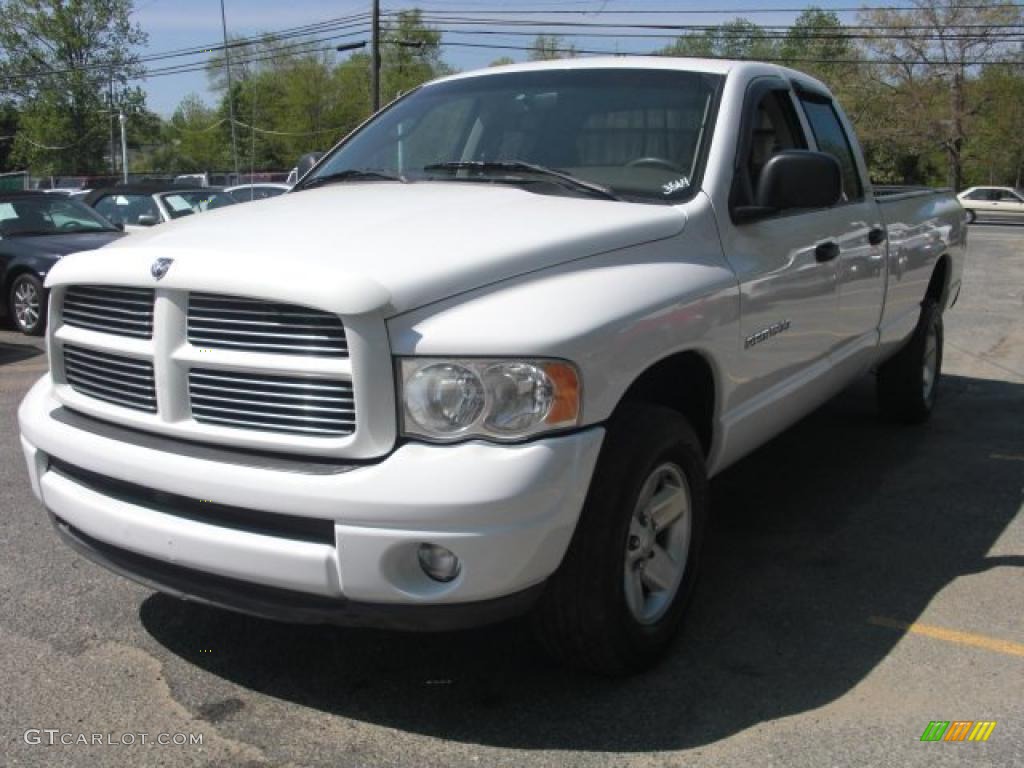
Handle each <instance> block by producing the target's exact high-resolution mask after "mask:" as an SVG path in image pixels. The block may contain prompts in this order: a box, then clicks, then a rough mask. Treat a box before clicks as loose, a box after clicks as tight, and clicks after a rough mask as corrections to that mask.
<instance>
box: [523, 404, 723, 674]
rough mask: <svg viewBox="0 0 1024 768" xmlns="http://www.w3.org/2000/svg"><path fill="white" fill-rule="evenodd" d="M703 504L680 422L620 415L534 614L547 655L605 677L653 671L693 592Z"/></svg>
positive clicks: (699, 467) (654, 409) (645, 414)
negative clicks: (559, 561)
mask: <svg viewBox="0 0 1024 768" xmlns="http://www.w3.org/2000/svg"><path fill="white" fill-rule="evenodd" d="M707 496H708V491H707V476H706V471H705V465H704V453H703V451H702V449H701V446H700V442H699V441H698V440H697V437H696V435H695V433H694V431H693V429H692V428H691V427H690V425H689V424H688V423H687V421H686V419H684V418H683V417H682V416H681V415H679V413H677V412H676V411H673V410H670V409H668V408H663V407H659V406H650V405H640V404H637V405H633V404H626V405H624V406H622V407H620V408H619V409H618V411H617V412H616V414H615V416H614V417H613V418H612V420H611V422H610V423H609V425H608V433H607V435H606V437H605V443H604V447H603V448H602V450H601V457H600V459H599V460H598V464H597V467H596V469H595V472H594V477H593V480H592V481H591V484H590V490H589V492H588V494H587V500H586V502H585V504H584V507H583V512H582V513H581V515H580V520H579V523H578V524H577V526H576V531H575V533H574V535H573V538H572V542H571V543H570V545H569V550H568V552H567V553H566V555H565V559H564V560H563V561H562V564H561V566H560V567H559V569H558V571H556V572H555V574H554V575H553V576H552V577H551V578H550V579H549V581H548V584H547V588H546V589H545V592H544V595H543V596H542V598H541V600H540V603H539V604H538V606H537V608H536V610H535V612H534V616H533V619H534V626H535V629H536V631H537V634H538V636H539V638H540V640H541V643H542V644H543V645H544V647H545V649H546V650H547V651H548V652H549V653H550V654H551V655H552V656H554V657H555V658H556V659H558V660H559V661H562V662H564V663H566V664H568V665H571V666H575V667H580V668H583V669H586V670H589V671H592V672H597V673H600V674H605V675H622V674H627V673H630V672H635V671H639V670H641V669H644V668H646V667H648V666H650V665H651V664H653V663H654V662H656V661H657V660H658V659H659V658H660V657H661V656H662V655H663V654H664V653H665V651H666V649H667V648H668V646H669V644H670V642H671V640H672V638H673V636H674V635H675V633H676V631H677V630H678V628H679V626H680V623H681V622H682V619H683V614H684V613H685V611H686V608H687V606H688V604H689V602H690V596H691V594H692V592H693V588H694V585H695V583H696V579H697V572H698V566H699V558H700V550H701V544H702V542H703V538H704V527H705V522H706V519H707Z"/></svg>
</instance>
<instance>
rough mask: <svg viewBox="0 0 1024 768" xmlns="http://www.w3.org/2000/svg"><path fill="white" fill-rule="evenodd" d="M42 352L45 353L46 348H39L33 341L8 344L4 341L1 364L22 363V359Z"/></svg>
mask: <svg viewBox="0 0 1024 768" xmlns="http://www.w3.org/2000/svg"><path fill="white" fill-rule="evenodd" d="M42 354H45V352H44V350H42V349H39V347H36V346H34V345H33V344H31V343H28V344H6V343H4V342H0V365H7V364H8V363H20V362H21V361H22V360H28V359H29V358H32V357H38V356H39V355H42Z"/></svg>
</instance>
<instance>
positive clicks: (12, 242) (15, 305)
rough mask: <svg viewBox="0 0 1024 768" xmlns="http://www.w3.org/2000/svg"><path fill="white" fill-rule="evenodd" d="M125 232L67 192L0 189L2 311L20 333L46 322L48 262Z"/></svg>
mask: <svg viewBox="0 0 1024 768" xmlns="http://www.w3.org/2000/svg"><path fill="white" fill-rule="evenodd" d="M123 236H124V233H123V232H122V231H121V230H120V229H119V228H118V227H117V226H116V225H114V224H113V223H111V222H110V221H107V220H106V219H105V218H103V217H102V216H101V215H99V214H98V213H97V212H96V211H94V210H92V209H91V208H89V207H87V206H85V205H83V204H82V203H80V202H78V201H76V200H69V199H68V198H67V197H66V196H64V195H54V194H48V193H46V192H28V191H26V192H0V287H2V290H0V311H2V312H3V313H6V314H8V315H10V316H11V318H12V319H13V321H14V324H15V326H16V327H17V328H18V330H20V331H21V332H22V333H26V334H29V335H32V336H36V335H39V334H41V333H42V332H43V330H44V329H45V328H46V305H47V291H46V289H45V288H44V287H43V283H44V281H45V280H46V275H47V273H48V272H49V271H50V268H51V267H52V266H53V265H54V264H56V263H57V262H58V261H59V260H60V258H61V257H62V256H65V255H66V254H69V253H74V252H76V251H91V250H94V249H96V248H100V247H102V246H104V245H106V244H107V243H109V242H110V241H111V240H116V239H117V238H119V237H123Z"/></svg>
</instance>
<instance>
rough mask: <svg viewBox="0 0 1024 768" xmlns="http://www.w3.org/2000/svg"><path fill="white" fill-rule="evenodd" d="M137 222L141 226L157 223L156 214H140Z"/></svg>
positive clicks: (150, 225)
mask: <svg viewBox="0 0 1024 768" xmlns="http://www.w3.org/2000/svg"><path fill="white" fill-rule="evenodd" d="M135 223H136V224H138V225H139V226H140V227H152V226H153V225H155V224H156V216H153V215H152V214H149V213H142V214H139V217H138V218H137V219H135Z"/></svg>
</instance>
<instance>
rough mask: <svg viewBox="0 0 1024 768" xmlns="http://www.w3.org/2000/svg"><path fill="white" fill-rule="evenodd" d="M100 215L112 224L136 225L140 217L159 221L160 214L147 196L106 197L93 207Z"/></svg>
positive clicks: (151, 199)
mask: <svg viewBox="0 0 1024 768" xmlns="http://www.w3.org/2000/svg"><path fill="white" fill-rule="evenodd" d="M93 207H94V208H95V209H96V210H97V211H98V212H99V213H100V214H101V215H103V216H105V217H106V218H108V219H110V220H111V221H113V222H115V223H116V222H119V221H121V222H124V223H125V224H132V225H137V224H138V223H139V217H140V216H152V217H153V218H155V219H156V220H157V221H160V212H159V211H158V210H157V208H156V203H154V202H153V198H151V197H150V196H149V195H107V196H106V197H102V198H100V199H99V200H97V201H96V205H94V206H93Z"/></svg>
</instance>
